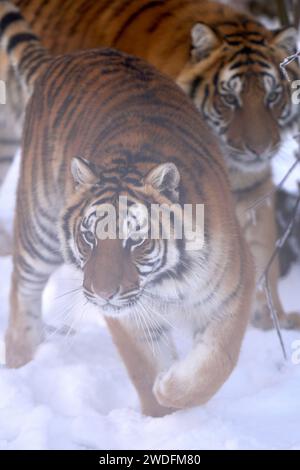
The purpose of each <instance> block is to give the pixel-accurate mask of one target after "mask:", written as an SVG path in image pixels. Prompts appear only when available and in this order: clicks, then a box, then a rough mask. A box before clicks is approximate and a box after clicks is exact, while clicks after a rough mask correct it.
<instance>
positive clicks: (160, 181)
mask: <svg viewBox="0 0 300 470" xmlns="http://www.w3.org/2000/svg"><path fill="white" fill-rule="evenodd" d="M179 183H180V174H179V171H178V169H177V166H176V165H175V164H174V163H163V164H162V165H158V166H157V167H155V168H154V169H153V170H151V171H150V172H149V173H148V175H147V176H146V178H145V184H146V185H150V186H152V187H153V188H154V189H155V190H156V191H159V192H160V193H166V194H167V195H169V196H171V197H172V198H173V199H176V200H177V199H178V186H179Z"/></svg>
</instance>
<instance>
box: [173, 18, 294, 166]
mask: <svg viewBox="0 0 300 470" xmlns="http://www.w3.org/2000/svg"><path fill="white" fill-rule="evenodd" d="M227 29H228V28H227ZM263 31H264V32H265V33H268V34H269V38H268V39H266V36H265V34H263ZM192 44H193V47H192V51H191V55H192V62H191V63H190V64H189V65H188V66H187V67H186V68H185V70H184V72H183V73H182V75H181V77H179V80H178V82H179V84H180V85H181V86H182V88H183V89H184V90H185V91H186V92H187V93H188V94H189V95H190V96H191V98H192V99H193V101H194V103H195V105H196V107H197V108H198V109H199V110H200V112H201V113H202V114H203V115H204V117H205V119H206V121H207V122H208V123H209V124H210V126H211V127H212V128H213V129H214V131H215V132H216V134H218V135H219V136H220V137H221V142H222V143H223V149H224V155H225V158H226V161H227V164H228V166H229V168H233V169H235V170H239V171H243V172H248V171H251V172H257V171H263V170H264V169H265V168H266V167H267V166H268V165H269V162H270V159H271V158H272V157H273V156H274V155H275V154H276V152H277V151H278V148H279V146H280V144H281V141H282V134H283V130H284V129H285V128H286V127H287V125H288V124H289V123H290V122H291V121H292V120H293V118H295V116H296V113H297V111H298V110H297V109H296V105H294V106H293V104H292V101H291V96H290V83H289V82H288V81H287V80H286V79H285V78H284V77H283V74H282V71H281V69H280V63H281V62H282V60H283V59H284V58H285V57H287V56H289V55H291V54H292V53H294V52H295V51H296V44H297V34H296V31H295V30H294V29H293V28H289V29H286V30H284V31H280V32H277V33H271V32H267V31H266V30H265V29H264V28H263V27H262V26H261V25H259V24H258V23H256V22H254V21H252V20H248V21H247V20H245V22H244V25H243V30H242V31H241V32H240V33H239V32H238V31H237V29H236V28H235V29H234V32H232V33H230V32H229V30H226V28H225V30H224V31H223V32H222V36H221V34H220V32H217V31H214V30H213V29H211V28H209V27H208V26H206V25H204V24H197V25H195V26H194V27H193V29H192ZM289 73H290V75H291V79H296V78H297V74H298V76H299V69H298V66H297V65H293V66H292V67H291V68H290V70H289Z"/></svg>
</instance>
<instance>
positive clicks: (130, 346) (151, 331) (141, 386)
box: [106, 318, 175, 417]
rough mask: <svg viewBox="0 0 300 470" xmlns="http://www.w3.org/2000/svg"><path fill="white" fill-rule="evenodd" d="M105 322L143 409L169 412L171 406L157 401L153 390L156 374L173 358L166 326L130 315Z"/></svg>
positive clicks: (160, 413) (156, 413)
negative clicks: (139, 321)
mask: <svg viewBox="0 0 300 470" xmlns="http://www.w3.org/2000/svg"><path fill="white" fill-rule="evenodd" d="M106 322H107V325H108V328H109V331H110V333H111V336H112V339H113V341H114V343H115V345H116V347H117V349H118V352H119V354H120V356H121V358H122V360H123V362H124V364H125V366H126V369H127V372H128V374H129V377H130V379H131V381H132V383H133V385H134V386H135V389H136V391H137V393H138V396H139V399H140V403H141V409H142V413H143V414H144V415H146V416H153V417H159V416H165V415H167V414H170V413H172V411H174V409H172V407H169V406H168V405H167V406H164V405H161V404H160V403H158V401H157V399H156V397H155V395H154V393H153V384H154V382H155V379H156V377H157V376H158V375H159V373H160V372H161V371H162V370H165V369H167V368H168V367H170V364H172V363H173V362H174V360H175V351H174V346H173V344H172V341H171V339H170V337H169V335H168V332H167V330H166V328H165V326H164V325H161V326H156V327H155V328H151V327H150V326H148V327H146V328H144V327H142V326H138V325H137V324H136V321H135V320H134V319H130V318H124V319H116V318H106Z"/></svg>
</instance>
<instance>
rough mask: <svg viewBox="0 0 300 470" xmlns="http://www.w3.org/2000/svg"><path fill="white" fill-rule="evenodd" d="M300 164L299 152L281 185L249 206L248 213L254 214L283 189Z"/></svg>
mask: <svg viewBox="0 0 300 470" xmlns="http://www.w3.org/2000/svg"><path fill="white" fill-rule="evenodd" d="M299 162H300V152H299V155H296V160H295V161H294V163H293V164H292V166H291V167H290V168H289V170H288V171H287V173H286V174H285V176H284V177H283V178H282V180H281V181H280V183H279V184H278V185H277V186H276V187H275V188H274V189H272V191H269V192H268V193H267V194H265V195H264V196H262V197H260V198H259V199H257V200H256V201H255V202H254V203H253V204H251V206H249V207H248V208H247V209H246V212H252V211H253V210H255V209H257V208H258V207H260V206H261V205H262V204H264V203H265V202H266V201H267V200H268V199H270V198H271V197H272V196H273V195H274V194H275V193H276V192H277V191H278V189H281V188H282V186H283V185H284V183H285V182H286V181H287V179H288V178H289V176H290V175H291V174H292V173H293V171H294V169H295V168H296V166H297V165H298V163H299Z"/></svg>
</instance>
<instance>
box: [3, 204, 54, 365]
mask: <svg viewBox="0 0 300 470" xmlns="http://www.w3.org/2000/svg"><path fill="white" fill-rule="evenodd" d="M19 205H20V202H19ZM19 214H20V216H19V221H18V224H16V225H17V227H16V229H15V245H14V259H13V275H12V282H11V292H10V316H9V322H8V329H7V332H6V338H5V341H6V365H7V366H8V367H12V368H17V367H21V366H23V365H24V364H26V363H27V362H29V361H30V360H31V359H32V358H33V356H34V353H35V351H36V349H37V347H38V345H39V344H40V343H41V341H42V340H43V324H42V294H43V290H44V288H45V286H46V284H47V281H48V279H49V277H50V275H51V274H52V272H53V271H54V270H55V269H56V268H57V267H58V266H59V264H61V261H60V256H59V255H58V254H57V241H56V240H53V241H52V244H53V250H51V249H50V247H51V241H50V239H48V240H47V243H48V244H47V250H46V249H45V248H46V244H45V243H44V241H42V240H41V241H40V243H39V242H37V239H35V235H36V233H35V228H34V226H33V225H31V236H32V240H30V239H26V237H27V236H28V230H27V227H28V225H30V224H31V220H30V217H29V216H28V217H26V212H25V211H24V210H23V213H22V212H19ZM22 215H23V216H24V215H25V219H26V222H25V223H27V224H28V225H27V226H26V227H25V226H24V221H22V218H24V217H22ZM34 241H35V243H34ZM55 247H56V248H55Z"/></svg>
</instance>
